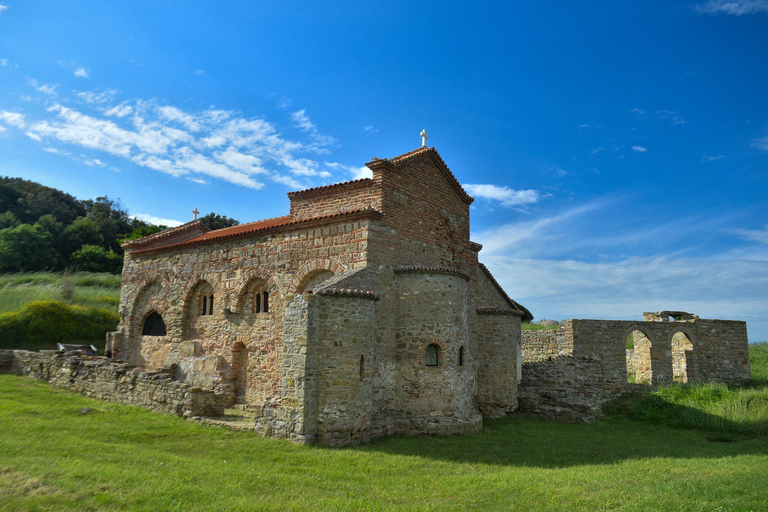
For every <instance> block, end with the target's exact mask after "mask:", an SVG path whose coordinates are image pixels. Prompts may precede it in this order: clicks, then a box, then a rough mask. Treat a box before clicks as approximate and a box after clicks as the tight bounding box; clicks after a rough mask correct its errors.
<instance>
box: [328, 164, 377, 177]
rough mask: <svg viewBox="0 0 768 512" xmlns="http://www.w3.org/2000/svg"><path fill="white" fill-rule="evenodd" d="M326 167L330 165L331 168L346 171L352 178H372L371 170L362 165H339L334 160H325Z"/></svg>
mask: <svg viewBox="0 0 768 512" xmlns="http://www.w3.org/2000/svg"><path fill="white" fill-rule="evenodd" d="M325 166H326V167H330V168H331V169H338V170H342V171H344V172H346V173H347V174H349V175H350V176H351V177H352V179H353V180H361V179H363V178H373V171H371V170H370V169H369V168H367V167H366V166H364V165H362V166H360V167H356V166H353V165H341V164H339V163H336V162H325Z"/></svg>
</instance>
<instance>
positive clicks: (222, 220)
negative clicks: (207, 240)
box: [200, 212, 240, 230]
mask: <svg viewBox="0 0 768 512" xmlns="http://www.w3.org/2000/svg"><path fill="white" fill-rule="evenodd" d="M200 222H202V223H203V224H204V225H205V227H207V228H208V229H210V230H214V229H222V228H229V227H232V226H237V225H238V224H240V221H239V220H235V219H230V218H229V217H225V216H223V215H216V213H214V212H211V213H209V214H208V215H206V216H205V217H200Z"/></svg>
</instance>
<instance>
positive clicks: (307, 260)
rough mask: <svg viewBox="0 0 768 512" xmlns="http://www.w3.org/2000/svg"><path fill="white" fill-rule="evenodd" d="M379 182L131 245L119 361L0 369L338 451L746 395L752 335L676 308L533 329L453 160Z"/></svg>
mask: <svg viewBox="0 0 768 512" xmlns="http://www.w3.org/2000/svg"><path fill="white" fill-rule="evenodd" d="M423 137H424V138H423V141H424V143H426V133H423ZM366 165H367V166H368V168H369V169H370V170H371V171H372V174H373V177H372V178H366V179H360V180H355V181H350V182H346V183H339V184H336V185H329V186H324V187H318V188H312V189H308V190H302V191H297V192H290V193H289V194H288V197H289V199H290V202H291V205H290V212H289V213H288V215H285V216H282V217H276V218H272V219H267V220H262V221H258V222H252V223H248V224H242V225H239V226H234V227H230V228H224V229H219V230H215V231H209V230H208V229H207V228H206V227H205V226H204V225H203V224H202V223H201V222H200V221H198V220H194V221H192V222H188V223H186V224H183V225H181V226H179V227H176V228H171V229H168V230H165V231H163V232H160V233H157V234H155V235H151V236H148V237H145V238H142V239H139V240H132V241H129V242H126V243H125V244H124V245H123V247H124V249H125V264H124V269H123V284H122V291H121V298H120V311H119V312H120V319H121V320H120V324H119V326H118V330H117V331H116V332H114V333H110V334H109V335H108V343H107V353H108V354H110V355H111V356H112V359H106V358H103V357H97V356H87V355H80V356H76V355H73V354H65V353H63V352H55V353H42V352H41V353H30V352H22V351H3V352H2V353H0V370H5V371H12V372H15V373H26V374H30V375H34V376H36V377H38V378H41V379H45V380H49V381H51V382H53V383H55V384H57V385H61V386H67V387H70V388H72V389H77V390H78V391H82V392H84V393H86V394H89V395H91V396H96V397H99V398H103V399H109V400H117V401H122V402H126V403H134V404H137V405H142V406H144V407H148V408H151V409H156V410H161V411H164V412H169V413H174V414H180V415H184V416H192V417H199V416H216V415H220V414H222V413H223V411H224V409H225V408H231V407H233V406H234V407H237V408H239V410H241V411H244V413H245V414H249V415H250V417H251V418H252V422H251V423H250V426H249V427H248V428H249V429H252V430H255V431H256V432H257V433H261V434H264V435H269V436H276V437H284V438H288V439H291V440H293V441H296V442H300V443H313V442H316V443H322V444H327V445H333V446H340V445H349V444H355V443H360V442H366V441H368V440H370V439H371V438H375V437H380V436H385V435H392V434H408V435H419V434H444V433H465V432H476V431H478V430H480V429H481V428H482V419H483V418H484V417H485V418H498V417H500V416H504V415H507V414H510V413H512V412H513V411H515V410H518V408H519V410H521V411H524V412H529V413H534V414H544V415H548V416H552V417H556V418H559V419H565V420H569V421H592V420H593V419H594V418H596V417H598V416H600V415H601V405H602V404H603V403H604V402H605V401H607V400H610V399H612V398H615V397H617V396H620V395H622V394H625V393H631V392H634V391H635V390H636V389H638V387H643V386H647V385H657V384H660V383H669V382H673V381H680V382H712V381H717V382H720V381H722V382H740V381H743V380H745V379H748V378H749V376H750V370H749V358H748V350H747V349H748V347H747V332H746V324H745V323H744V322H735V321H723V320H703V319H699V318H698V317H696V316H694V315H690V314H687V313H683V312H670V311H665V312H660V313H646V314H645V319H644V321H642V322H635V321H609V320H565V321H563V322H560V323H559V326H558V328H557V329H556V330H553V331H525V332H521V323H520V322H521V316H523V310H524V308H522V307H521V306H520V305H519V304H518V303H516V302H515V301H514V300H512V299H511V298H510V297H509V296H508V295H507V293H505V291H504V290H503V289H502V288H501V286H500V285H499V283H498V282H497V281H496V279H494V277H493V276H492V275H491V273H490V271H489V270H488V269H487V268H486V267H485V266H484V265H483V264H482V263H480V262H479V260H478V253H479V252H480V251H481V249H482V246H481V245H480V244H477V243H474V242H472V241H470V239H469V206H470V204H471V203H472V202H473V198H472V197H471V196H469V195H468V194H467V193H466V192H465V191H464V189H463V188H462V186H461V185H460V184H459V182H458V181H457V179H456V178H455V177H454V175H453V173H452V172H451V171H450V169H449V168H448V166H447V165H446V164H445V162H444V161H443V159H442V158H441V157H440V155H439V154H438V152H437V151H436V150H435V149H434V148H431V147H426V144H424V145H423V146H422V147H420V148H418V149H416V150H414V151H411V152H409V153H405V154H403V155H400V156H398V157H395V158H390V159H378V158H374V159H373V160H372V161H370V162H368V163H367V164H366ZM509 278H510V280H511V281H513V282H514V276H509ZM670 318H672V319H674V320H673V321H670ZM633 333H634V334H633ZM628 338H629V339H630V340H631V342H630V343H629V344H630V345H631V347H632V348H630V349H627V348H626V347H627V344H628V343H627V341H628ZM643 383H647V384H643Z"/></svg>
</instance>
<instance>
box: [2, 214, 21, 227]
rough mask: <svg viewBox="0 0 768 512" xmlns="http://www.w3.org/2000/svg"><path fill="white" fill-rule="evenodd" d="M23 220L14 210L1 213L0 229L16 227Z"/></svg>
mask: <svg viewBox="0 0 768 512" xmlns="http://www.w3.org/2000/svg"><path fill="white" fill-rule="evenodd" d="M19 224H21V221H20V220H19V218H18V217H17V216H15V215H14V214H13V212H4V213H0V229H6V228H15V227H16V226H18V225H19Z"/></svg>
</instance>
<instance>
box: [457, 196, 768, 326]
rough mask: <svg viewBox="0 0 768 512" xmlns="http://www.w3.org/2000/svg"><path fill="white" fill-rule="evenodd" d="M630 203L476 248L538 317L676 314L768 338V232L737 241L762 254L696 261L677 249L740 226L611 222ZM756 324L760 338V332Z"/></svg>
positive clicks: (493, 232)
mask: <svg viewBox="0 0 768 512" xmlns="http://www.w3.org/2000/svg"><path fill="white" fill-rule="evenodd" d="M627 200H628V198H627V197H618V196H616V197H603V198H598V199H595V200H593V201H591V202H588V203H584V204H581V205H577V206H574V207H571V208H568V209H565V210H563V211H560V212H555V213H548V214H546V213H545V214H540V215H541V216H539V217H538V218H537V217H533V218H531V217H529V216H527V217H526V218H525V219H522V220H520V221H517V222H513V223H509V224H506V225H503V226H498V227H495V228H491V229H487V230H484V231H481V232H475V233H472V240H474V241H476V242H479V243H481V244H483V246H484V248H483V250H482V252H481V253H480V258H481V260H482V261H483V262H484V263H486V264H487V265H488V266H489V268H490V269H491V271H492V272H493V273H494V275H495V276H496V278H497V279H498V280H499V282H500V283H501V284H502V286H503V287H504V288H505V290H506V291H507V292H508V293H509V294H510V296H512V297H513V298H514V299H515V300H519V301H520V302H521V303H522V304H523V305H525V306H526V307H528V308H529V309H530V310H531V311H532V312H533V314H534V315H535V316H536V317H538V318H542V317H546V318H556V319H564V318H606V319H622V318H623V319H636V318H640V317H641V315H642V312H643V311H658V310H663V309H672V310H675V309H677V310H684V311H691V312H693V313H696V314H699V315H701V316H702V317H703V318H734V319H745V320H749V321H751V322H753V324H750V335H751V336H752V335H757V336H760V337H758V338H755V339H765V337H766V336H768V312H766V310H765V307H764V304H765V303H766V301H768V286H767V285H768V277H766V276H768V225H766V226H765V227H764V229H762V230H739V231H737V232H735V234H737V235H739V236H740V237H741V238H743V239H745V240H750V241H756V242H760V244H758V245H757V246H756V247H757V248H761V249H762V252H759V251H757V252H756V251H752V252H750V253H740V252H738V251H734V250H731V249H726V250H725V252H722V251H720V252H718V251H713V252H712V253H710V252H709V251H704V254H706V255H705V256H695V255H694V252H693V251H692V250H691V249H690V248H688V249H686V248H684V249H683V250H679V247H680V246H683V247H685V245H686V240H697V243H698V242H699V241H701V240H702V239H703V238H704V237H705V236H706V235H709V234H712V233H722V232H723V231H724V230H723V226H727V225H730V224H731V223H732V220H733V217H729V216H723V217H720V218H712V217H710V216H707V217H700V218H685V219H679V218H674V219H672V220H670V221H669V222H666V223H663V224H661V225H659V224H657V223H654V224H653V225H650V226H649V225H646V224H643V223H642V221H639V222H637V219H633V220H632V221H627V220H625V219H621V218H619V216H615V215H612V212H614V211H615V209H617V208H619V209H620V208H623V205H625V204H626V202H627ZM659 241H666V242H667V244H666V245H662V246H659V245H658V243H659ZM730 246H731V245H730V244H729V247H730ZM665 247H666V248H667V249H665ZM670 249H671V250H670ZM656 251H658V253H656V254H654V252H656ZM702 276H706V279H702ZM759 324H762V327H761V329H762V331H758V330H755V329H753V326H754V325H759ZM758 332H762V333H763V334H756V333H758Z"/></svg>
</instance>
